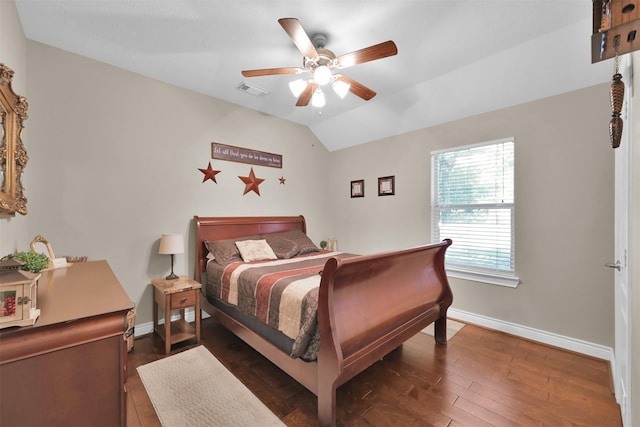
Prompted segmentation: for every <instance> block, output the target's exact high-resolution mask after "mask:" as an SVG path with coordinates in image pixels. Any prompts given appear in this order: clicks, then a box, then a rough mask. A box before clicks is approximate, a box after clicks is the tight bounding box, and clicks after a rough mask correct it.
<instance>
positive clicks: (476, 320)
mask: <svg viewBox="0 0 640 427" xmlns="http://www.w3.org/2000/svg"><path fill="white" fill-rule="evenodd" d="M447 314H448V316H449V317H451V318H453V319H456V320H460V321H461V322H467V323H472V324H474V325H478V326H482V327H485V328H488V329H494V330H496V331H501V332H506V333H508V334H511V335H516V336H518V337H522V338H526V339H530V340H532V341H537V342H540V343H543V344H548V345H552V346H554V347H559V348H563V349H565V350H570V351H575V352H576V353H581V354H585V355H587V356H592V357H597V358H598V359H604V360H607V361H609V362H610V363H612V364H613V360H614V359H613V349H612V348H611V347H606V346H603V345H600V344H594V343H591V342H588V341H583V340H579V339H576V338H571V337H567V336H563V335H558V334H556V333H553V332H547V331H543V330H540V329H534V328H530V327H528V326H523V325H518V324H516V323H510V322H505V321H504V320H498V319H493V318H491V317H486V316H482V315H479V314H473V313H469V312H467V311H462V310H456V309H454V308H450V309H449V310H448V311H447Z"/></svg>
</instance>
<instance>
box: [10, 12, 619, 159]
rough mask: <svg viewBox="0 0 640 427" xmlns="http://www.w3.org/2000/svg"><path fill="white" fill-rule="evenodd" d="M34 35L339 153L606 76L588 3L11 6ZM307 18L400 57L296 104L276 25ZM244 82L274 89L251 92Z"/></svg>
mask: <svg viewBox="0 0 640 427" xmlns="http://www.w3.org/2000/svg"><path fill="white" fill-rule="evenodd" d="M16 4H17V7H18V12H19V15H20V19H21V21H22V25H23V28H24V31H25V35H26V37H27V38H28V39H31V40H35V41H37V42H41V43H45V44H47V45H51V46H55V47H57V48H60V49H64V50H66V51H69V52H73V53H76V54H79V55H83V56H86V57H89V58H93V59H96V60H98V61H102V62H105V63H108V64H112V65H114V66H117V67H120V68H123V69H126V70H130V71H133V72H136V73H140V74H143V75H146V76H149V77H153V78H156V79H158V80H162V81H165V82H168V83H172V84H175V85H177V86H181V87H184V88H187V89H191V90H194V91H196V92H200V93H203V94H207V95H210V96H212V97H215V98H218V99H222V100H225V101H228V102H231V103H234V104H238V105H242V106H244V107H247V108H251V109H253V110H257V111H260V112H263V113H267V114H271V115H274V116H277V117H281V118H283V119H286V120H290V121H292V122H296V123H300V124H303V125H306V126H309V128H310V129H311V131H312V132H313V133H314V134H315V135H316V136H317V137H318V139H319V140H320V141H321V142H322V143H323V144H324V145H325V146H326V148H327V149H328V150H330V151H333V150H337V149H341V148H345V147H349V146H352V145H356V144H361V143H365V142H369V141H372V140H376V139H380V138H385V137H390V136H393V135H397V134H401V133H405V132H409V131H412V130H416V129H420V128H424V127H428V126H432V125H435V124H438V123H443V122H447V121H451V120H456V119H459V118H462V117H467V116H470V115H475V114H479V113H482V112H486V111H492V110H495V109H499V108H503V107H508V106H511V105H517V104H520V103H523V102H528V101H531V100H535V99H539V98H543V97H547V96H551V95H555V94H559V93H563V92H567V91H571V90H575V89H580V88H583V87H587V86H591V85H594V84H598V83H603V82H606V81H609V80H610V78H611V75H612V67H613V65H612V64H611V63H610V61H604V62H601V63H598V64H591V60H590V36H591V10H592V2H591V0H488V1H483V0H466V1H453V0H437V1H436V0H394V1H391V0H385V1H378V0H338V1H334V0H314V1H310V0H287V1H283V0H277V1H269V0H89V1H86V0H16ZM285 17H293V18H298V19H299V21H300V22H301V24H302V25H303V27H304V28H305V30H306V31H307V33H308V34H309V35H311V34H313V33H316V32H324V33H326V34H328V36H329V41H328V43H327V46H326V47H327V48H328V49H331V50H332V51H333V52H334V53H335V54H336V55H342V54H345V53H348V52H352V51H355V50H358V49H361V48H364V47H368V46H370V45H373V44H377V43H380V42H383V41H386V40H393V41H394V42H395V43H396V45H397V46H398V55H396V56H392V57H388V58H384V59H381V60H377V61H373V62H368V63H365V64H359V65H356V66H353V67H350V68H347V69H345V70H343V73H344V74H346V75H348V76H349V77H351V78H353V79H355V80H357V81H359V82H360V83H362V84H364V85H365V86H367V87H370V88H371V89H373V90H375V91H376V92H377V93H378V95H377V96H376V97H374V98H373V99H372V100H370V101H363V100H362V99H360V98H358V97H356V96H355V95H353V94H348V95H347V97H346V98H345V99H344V100H340V99H339V98H337V96H335V95H334V94H333V93H329V92H330V91H329V92H327V105H326V106H325V107H323V108H322V109H317V108H314V107H312V106H307V107H296V106H295V98H294V97H293V95H292V94H291V93H290V92H289V89H288V82H289V81H291V80H293V79H294V78H295V76H290V75H276V76H265V77H254V78H243V77H242V75H241V74H240V72H241V71H242V70H245V69H256V68H274V67H290V66H293V67H298V66H301V65H302V55H301V54H300V53H299V51H298V50H297V49H296V47H295V45H294V44H293V43H292V42H291V40H290V39H289V37H288V36H287V34H286V33H285V31H284V30H283V29H282V27H281V26H280V25H279V24H278V19H279V18H285ZM241 82H246V83H248V84H250V85H254V86H258V87H260V88H262V89H265V90H266V91H268V92H269V93H268V94H267V95H262V96H253V95H249V94H247V93H244V92H241V91H239V90H237V89H236V87H237V86H238V85H239V84H240V83H241Z"/></svg>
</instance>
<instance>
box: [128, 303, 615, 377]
mask: <svg viewBox="0 0 640 427" xmlns="http://www.w3.org/2000/svg"><path fill="white" fill-rule="evenodd" d="M447 313H448V316H449V317H451V318H452V319H456V320H459V321H461V322H467V323H472V324H474V325H478V326H482V327H485V328H487V329H493V330H496V331H501V332H506V333H508V334H511V335H515V336H518V337H522V338H526V339H530V340H532V341H537V342H540V343H543V344H548V345H552V346H554V347H559V348H563V349H565V350H570V351H575V352H576V353H581V354H586V355H588V356H592V357H597V358H598V359H604V360H607V361H609V362H610V363H611V364H612V366H613V361H614V358H613V349H612V348H611V347H606V346H603V345H599V344H594V343H590V342H588V341H582V340H579V339H576V338H571V337H567V336H563V335H558V334H555V333H553V332H547V331H543V330H540V329H534V328H530V327H528V326H523V325H518V324H516V323H510V322H505V321H504V320H498V319H493V318H491V317H486V316H482V315H479V314H474V313H469V312H467V311H462V310H456V309H455V308H450V309H449V310H448V312H447ZM185 317H186V320H187V321H188V322H193V321H194V320H195V315H194V312H193V311H187V312H186V315H185ZM207 317H209V315H208V314H207V313H206V312H204V311H203V312H202V318H203V319H206V318H207ZM179 318H180V315H179V314H177V313H176V314H174V315H173V316H172V317H171V320H172V321H173V320H178V319H179ZM159 323H160V324H164V319H160V320H159ZM152 332H153V322H148V323H142V324H137V325H136V329H135V336H136V337H139V336H142V335H147V334H150V333H152Z"/></svg>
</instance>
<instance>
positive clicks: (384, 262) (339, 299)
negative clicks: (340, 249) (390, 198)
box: [194, 216, 453, 426]
mask: <svg viewBox="0 0 640 427" xmlns="http://www.w3.org/2000/svg"><path fill="white" fill-rule="evenodd" d="M194 223H195V232H196V266H195V280H197V281H199V282H201V283H202V284H203V289H205V288H206V286H205V283H206V282H207V280H206V270H207V261H208V259H207V255H208V253H209V250H208V248H207V242H211V241H218V240H225V239H236V238H242V237H245V236H268V235H273V233H283V232H290V231H293V230H299V231H301V232H303V233H305V234H306V223H305V219H304V217H302V216H269V217H199V216H195V217H194ZM450 244H451V240H444V241H443V242H441V243H436V244H432V245H425V246H419V247H415V248H410V249H405V250H400V251H394V252H388V253H382V254H375V255H363V256H353V257H350V258H347V259H342V258H340V257H339V256H331V257H330V258H328V260H327V261H326V263H325V264H324V267H323V268H322V270H321V272H320V273H321V276H320V278H319V281H320V285H319V290H318V292H317V328H318V330H319V350H318V352H317V358H316V360H314V361H305V360H303V359H302V358H293V357H291V355H290V354H288V353H287V352H286V351H283V350H282V348H281V347H279V346H277V345H275V344H274V343H273V342H272V341H270V340H267V339H265V338H263V337H262V336H261V335H260V334H259V333H257V332H255V331H254V330H255V329H256V328H252V327H248V326H245V324H244V323H243V322H242V321H239V320H237V319H236V317H235V316H234V315H233V313H229V311H228V310H223V309H220V307H219V306H217V305H215V304H216V303H217V301H215V300H214V299H213V297H211V296H208V295H205V298H202V309H203V310H205V311H206V312H207V313H209V314H210V315H215V316H216V317H217V318H218V320H219V321H220V322H221V323H222V324H223V325H224V326H225V327H227V328H228V329H229V330H231V331H232V332H233V333H234V334H236V335H237V336H238V337H240V338H241V339H243V340H244V341H245V342H247V343H248V344H249V345H250V346H252V347H253V348H254V349H255V350H257V351H258V352H260V353H261V354H262V355H264V356H265V357H266V358H267V359H269V360H270V361H271V362H273V363H274V364H275V365H276V366H278V367H279V368H280V369H282V370H283V371H284V372H286V373H287V374H288V375H290V376H291V377H292V378H294V379H295V380H297V381H298V382H299V383H300V384H302V385H303V386H304V387H306V388H307V389H308V390H309V391H311V392H312V393H314V394H315V395H316V396H317V398H318V422H319V425H321V426H334V425H335V423H336V389H337V388H338V387H339V386H340V385H342V384H344V383H346V382H347V381H348V380H350V379H351V378H353V377H354V376H356V375H357V374H359V373H360V372H362V371H363V370H365V369H366V368H368V367H369V366H371V365H372V364H374V363H375V362H376V361H378V360H379V359H380V358H382V357H383V356H385V355H386V354H388V353H389V352H391V351H392V350H394V349H395V348H397V347H398V346H400V345H401V344H402V343H403V342H405V341H406V340H407V339H409V338H411V337H412V336H413V335H415V334H416V333H418V332H420V331H421V330H422V329H424V328H425V327H426V326H428V325H429V324H431V323H433V322H435V328H434V329H435V341H436V343H437V344H440V345H446V342H447V337H446V319H447V318H446V316H447V309H448V308H449V306H450V305H451V302H452V300H453V296H452V293H451V289H450V287H449V283H448V280H447V276H446V274H445V270H444V258H445V252H446V250H447V248H448V246H449V245H450ZM203 273H204V274H203Z"/></svg>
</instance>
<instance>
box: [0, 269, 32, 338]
mask: <svg viewBox="0 0 640 427" xmlns="http://www.w3.org/2000/svg"><path fill="white" fill-rule="evenodd" d="M21 265H22V263H21V262H20V261H17V260H15V259H13V258H11V259H8V260H6V261H2V262H0V329H2V328H8V327H9V326H26V325H33V324H34V323H35V321H36V319H37V318H38V316H40V310H39V309H38V308H36V305H37V299H38V279H39V278H40V274H36V273H31V272H29V271H22V270H20V266H21Z"/></svg>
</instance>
